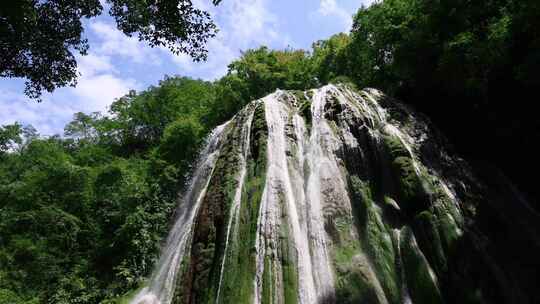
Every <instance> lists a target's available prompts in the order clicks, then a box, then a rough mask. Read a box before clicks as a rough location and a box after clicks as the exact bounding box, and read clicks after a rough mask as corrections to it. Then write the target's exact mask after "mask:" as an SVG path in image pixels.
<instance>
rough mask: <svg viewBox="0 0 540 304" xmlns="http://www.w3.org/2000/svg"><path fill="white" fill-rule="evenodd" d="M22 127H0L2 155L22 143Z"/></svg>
mask: <svg viewBox="0 0 540 304" xmlns="http://www.w3.org/2000/svg"><path fill="white" fill-rule="evenodd" d="M22 132H23V129H22V126H21V125H20V124H19V123H14V124H12V125H4V126H1V127H0V155H2V153H4V152H7V151H9V150H10V149H13V148H14V146H15V145H17V144H21V143H22V138H21V133H22Z"/></svg>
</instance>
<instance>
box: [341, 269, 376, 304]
mask: <svg viewBox="0 0 540 304" xmlns="http://www.w3.org/2000/svg"><path fill="white" fill-rule="evenodd" d="M336 303H343V304H353V303H367V304H371V303H379V300H378V298H377V293H376V291H375V289H374V288H373V286H372V285H371V284H370V282H369V279H368V278H367V277H365V276H364V275H363V274H362V273H361V272H360V271H358V270H354V271H351V272H349V273H346V274H345V275H343V276H341V277H338V278H337V281H336Z"/></svg>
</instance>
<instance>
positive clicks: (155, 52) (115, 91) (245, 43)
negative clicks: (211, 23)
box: [0, 0, 373, 135]
mask: <svg viewBox="0 0 540 304" xmlns="http://www.w3.org/2000/svg"><path fill="white" fill-rule="evenodd" d="M371 2H373V0H273V1H272V0H223V1H222V3H221V4H220V5H219V6H217V7H214V6H212V5H211V1H210V0H197V1H194V3H196V5H197V6H199V7H201V8H204V9H206V10H208V11H209V12H210V13H211V14H212V16H213V18H214V20H215V22H216V23H217V25H218V27H219V29H220V31H219V33H218V35H217V37H215V38H214V39H212V40H211V41H210V42H209V44H208V50H209V56H208V60H207V61H206V62H203V63H200V62H199V63H194V62H192V61H191V59H190V58H189V57H188V56H185V55H179V56H177V55H174V54H172V53H170V52H169V51H168V50H166V49H163V48H154V49H153V48H150V47H148V46H147V45H146V44H145V43H144V42H139V41H137V39H136V38H128V37H126V36H124V35H123V34H122V33H121V32H119V31H118V30H117V29H116V27H115V24H114V21H113V20H112V19H111V18H110V17H109V16H108V15H107V13H105V14H104V15H103V16H100V17H98V18H93V19H90V20H87V21H85V26H84V28H85V31H84V35H85V36H86V37H87V38H88V40H89V42H90V50H89V52H88V55H87V56H79V57H78V59H77V61H78V69H79V72H80V73H81V76H80V77H79V83H78V85H77V87H75V88H61V89H57V90H56V91H55V92H54V93H52V94H45V95H44V96H43V102H41V103H36V102H35V101H32V100H29V99H28V98H27V97H26V96H25V95H24V94H23V90H24V80H22V79H6V78H1V79H0V125H4V124H9V123H13V122H15V121H18V122H20V123H22V124H32V125H33V126H34V127H35V128H36V129H37V130H38V132H39V133H40V134H42V135H52V134H62V132H63V128H64V125H65V124H66V123H67V122H69V121H70V120H71V118H72V117H73V114H74V113H76V112H80V111H82V112H92V111H101V112H106V111H107V108H108V106H109V105H110V104H111V103H112V102H113V101H114V99H115V98H118V97H121V96H122V95H124V94H125V93H127V92H128V91H129V90H130V89H135V90H137V91H141V90H144V89H145V88H147V87H148V86H150V85H155V84H157V83H158V81H159V80H160V79H163V76H164V75H166V74H167V75H183V76H191V77H195V78H202V79H206V80H213V79H216V78H219V77H220V76H222V75H224V74H225V73H226V71H227V64H228V63H229V62H231V61H232V60H234V59H235V58H238V57H239V56H240V52H241V51H242V50H246V49H249V48H256V47H258V46H261V45H266V46H269V47H271V48H278V49H283V48H286V47H292V48H303V49H309V48H310V46H311V43H312V42H314V41H316V40H319V39H325V38H328V37H329V36H331V35H333V34H335V33H338V32H348V31H349V30H350V26H351V24H352V15H353V14H354V13H355V12H356V11H357V10H358V8H359V7H360V6H361V5H369V4H370V3H371Z"/></svg>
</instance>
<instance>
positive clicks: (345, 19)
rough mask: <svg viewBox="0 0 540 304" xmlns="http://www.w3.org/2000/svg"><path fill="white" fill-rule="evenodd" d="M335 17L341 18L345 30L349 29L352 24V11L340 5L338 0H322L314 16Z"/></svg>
mask: <svg viewBox="0 0 540 304" xmlns="http://www.w3.org/2000/svg"><path fill="white" fill-rule="evenodd" d="M320 17H333V18H337V19H338V20H340V22H341V24H342V26H343V31H349V30H350V29H351V26H352V13H350V12H348V11H347V10H346V9H344V8H342V7H340V6H339V5H338V4H337V3H336V0H321V2H320V4H319V8H318V9H317V12H316V13H315V14H314V15H312V18H320Z"/></svg>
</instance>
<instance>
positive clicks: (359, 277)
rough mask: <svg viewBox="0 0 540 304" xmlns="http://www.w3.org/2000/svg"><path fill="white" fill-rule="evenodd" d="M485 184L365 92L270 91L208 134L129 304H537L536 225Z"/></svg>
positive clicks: (400, 108) (395, 106)
mask: <svg viewBox="0 0 540 304" xmlns="http://www.w3.org/2000/svg"><path fill="white" fill-rule="evenodd" d="M456 123H459V120H456ZM487 176H488V178H487V180H489V182H481V181H480V180H478V178H477V177H475V175H473V172H472V171H471V169H470V168H469V167H468V165H467V164H466V163H465V162H464V161H463V160H461V159H459V158H457V157H455V156H453V155H450V154H449V149H448V148H447V146H446V144H445V142H444V138H443V137H442V136H440V135H439V134H438V132H437V131H436V130H435V129H434V128H432V127H430V123H429V121H428V120H427V119H425V118H423V117H421V116H419V115H417V114H415V113H414V112H413V111H411V110H410V109H408V108H407V107H406V106H404V105H403V104H400V103H399V102H396V101H394V100H392V99H391V98H388V97H386V96H384V95H383V94H382V93H380V92H378V91H376V90H373V89H366V90H363V91H360V92H357V91H355V90H353V89H350V88H348V87H346V86H344V85H338V86H333V85H328V86H325V87H322V88H320V89H316V90H311V91H306V92H298V91H279V90H278V91H277V92H275V93H274V94H271V95H269V96H267V97H265V98H263V99H261V100H257V101H254V102H252V103H251V104H249V105H248V106H247V107H245V108H244V109H243V110H242V111H241V112H239V113H238V114H237V115H236V116H235V117H234V118H233V119H232V120H231V121H229V122H227V123H226V124H224V125H222V126H220V127H218V128H216V130H214V132H213V133H212V134H211V136H210V137H209V139H208V142H207V146H206V147H205V149H204V150H203V151H202V153H201V156H200V160H199V163H198V165H197V170H196V171H195V172H194V175H193V178H192V181H191V185H190V187H189V189H188V191H187V192H186V194H185V195H184V196H183V198H182V200H181V202H180V203H179V207H178V208H179V209H178V211H177V219H176V222H175V224H174V226H173V227H172V229H171V232H170V235H169V237H168V239H167V243H166V246H165V247H164V249H163V252H162V256H161V258H160V261H159V262H158V264H157V265H156V269H155V271H154V274H153V276H152V278H151V279H150V281H149V284H148V286H147V287H145V288H144V289H143V290H142V291H141V292H140V293H139V294H138V295H137V296H136V298H135V299H134V300H133V301H132V303H136V304H142V303H145V304H157V303H159V304H170V303H175V304H179V303H257V304H258V303H384V304H386V303H498V302H505V303H534V302H537V300H538V296H536V294H535V290H534V289H535V282H538V281H537V279H538V274H537V272H536V271H535V270H536V269H537V268H536V267H537V266H538V263H537V262H536V258H534V254H531V255H529V256H527V255H526V254H524V255H522V256H523V259H522V260H521V261H520V260H519V258H518V257H519V256H520V254H519V253H518V254H516V253H515V252H514V253H513V250H512V248H516V250H521V249H523V248H527V247H528V248H529V250H530V252H532V253H538V252H539V251H538V248H540V245H539V244H540V242H539V239H538V231H540V230H539V229H538V223H539V221H538V219H539V217H538V215H537V214H535V213H534V211H532V210H529V209H528V207H527V203H526V202H525V200H524V199H522V198H521V197H519V194H518V193H517V192H516V191H515V190H514V189H512V187H511V185H510V184H509V183H508V182H501V178H493V177H494V175H493V174H487ZM510 231H514V232H515V233H517V234H519V236H517V237H515V238H514V239H511V240H510V239H508V238H506V239H505V236H508V235H511V234H510ZM508 246H513V247H510V248H508Z"/></svg>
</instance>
